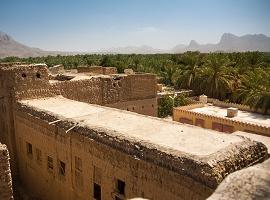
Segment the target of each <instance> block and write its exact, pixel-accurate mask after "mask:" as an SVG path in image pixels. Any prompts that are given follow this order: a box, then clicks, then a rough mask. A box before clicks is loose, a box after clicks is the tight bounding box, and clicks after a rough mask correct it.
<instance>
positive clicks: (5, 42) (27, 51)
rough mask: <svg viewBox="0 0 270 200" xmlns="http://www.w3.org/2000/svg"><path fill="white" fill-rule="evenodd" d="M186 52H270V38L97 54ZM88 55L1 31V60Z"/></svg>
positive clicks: (258, 36) (249, 37) (224, 37)
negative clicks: (25, 40) (41, 46)
mask: <svg viewBox="0 0 270 200" xmlns="http://www.w3.org/2000/svg"><path fill="white" fill-rule="evenodd" d="M186 51H200V52H205V53H207V52H216V51H222V52H242V51H262V52H270V37H267V36H266V35H263V34H255V35H244V36H240V37H239V36H236V35H233V34H231V33H224V34H223V35H222V37H221V39H220V41H219V43H217V44H199V43H198V42H196V41H195V40H191V41H190V43H189V45H184V44H179V45H177V46H175V47H174V48H172V49H171V50H161V49H154V48H152V47H150V46H146V45H143V46H127V47H119V48H111V49H103V50H101V51H97V52H88V53H102V54H108V53H110V54H132V53H135V54H156V53H183V52H186ZM83 53H84V54H86V52H60V51H44V50H41V49H38V48H32V47H28V46H26V45H24V44H21V43H19V42H17V41H16V40H14V39H13V38H12V37H11V36H9V35H8V34H6V33H4V32H1V31H0V58H1V57H7V56H18V57H29V56H31V57H36V56H47V55H58V54H60V55H74V54H83Z"/></svg>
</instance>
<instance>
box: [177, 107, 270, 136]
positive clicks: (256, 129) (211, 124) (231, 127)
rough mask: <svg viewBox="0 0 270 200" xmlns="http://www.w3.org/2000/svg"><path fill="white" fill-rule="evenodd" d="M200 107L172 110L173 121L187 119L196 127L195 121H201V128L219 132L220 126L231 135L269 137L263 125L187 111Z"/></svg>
mask: <svg viewBox="0 0 270 200" xmlns="http://www.w3.org/2000/svg"><path fill="white" fill-rule="evenodd" d="M202 106H203V104H194V105H189V106H183V107H178V108H174V109H173V120H174V121H178V122H179V121H181V119H187V120H190V122H191V123H190V124H193V125H197V124H196V121H198V120H201V121H203V122H204V123H203V126H202V127H203V128H208V129H214V130H217V131H220V127H218V126H219V125H222V126H225V129H226V130H225V131H223V132H228V133H232V132H234V131H245V132H251V133H256V134H259V135H265V136H270V128H269V127H265V126H263V125H259V124H252V123H247V122H241V121H237V120H235V119H231V118H226V117H218V116H213V115H210V114H204V113H196V112H193V111H192V110H189V109H192V108H196V107H202ZM182 122H183V121H182ZM215 124H216V125H215ZM200 125H201V123H200Z"/></svg>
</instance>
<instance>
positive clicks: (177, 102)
mask: <svg viewBox="0 0 270 200" xmlns="http://www.w3.org/2000/svg"><path fill="white" fill-rule="evenodd" d="M189 103H190V100H189V99H188V98H186V96H184V95H179V96H177V97H176V98H175V99H174V100H173V99H172V98H170V97H169V96H165V97H164V98H162V99H160V100H159V104H158V117H167V116H168V115H172V112H173V107H177V106H185V105H188V104H189Z"/></svg>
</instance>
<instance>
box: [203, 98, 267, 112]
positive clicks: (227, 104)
mask: <svg viewBox="0 0 270 200" xmlns="http://www.w3.org/2000/svg"><path fill="white" fill-rule="evenodd" d="M207 102H208V103H212V104H213V105H214V106H220V107H224V108H229V107H233V108H238V109H239V110H243V111H247V112H256V113H261V114H265V113H264V112H263V111H262V110H261V109H254V108H251V107H250V106H248V105H244V104H237V103H231V102H224V101H220V100H218V99H213V98H207ZM267 113H268V114H270V110H268V111H267Z"/></svg>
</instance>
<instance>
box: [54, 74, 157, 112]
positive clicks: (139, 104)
mask: <svg viewBox="0 0 270 200" xmlns="http://www.w3.org/2000/svg"><path fill="white" fill-rule="evenodd" d="M50 87H51V88H52V89H51V91H57V92H58V94H61V95H62V96H64V97H65V98H68V99H73V100H77V101H82V102H86V103H92V104H98V105H106V106H109V107H114V108H119V109H124V110H127V109H128V110H130V111H132V112H137V113H140V114H145V115H151V116H157V102H156V78H155V76H154V75H148V74H146V75H129V76H112V77H92V78H91V79H86V80H78V81H61V82H56V83H53V84H51V86H50Z"/></svg>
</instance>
